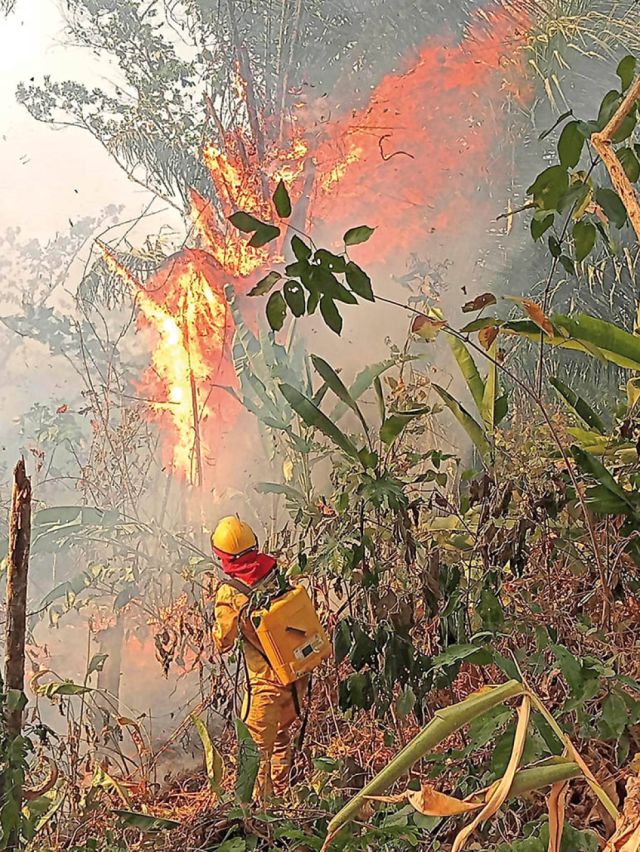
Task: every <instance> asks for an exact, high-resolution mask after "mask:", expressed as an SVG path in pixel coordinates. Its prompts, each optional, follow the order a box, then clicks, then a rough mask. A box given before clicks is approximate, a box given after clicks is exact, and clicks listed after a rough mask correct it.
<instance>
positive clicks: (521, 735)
mask: <svg viewBox="0 0 640 852" xmlns="http://www.w3.org/2000/svg"><path fill="white" fill-rule="evenodd" d="M530 713H531V699H530V698H529V696H528V695H525V696H524V697H523V699H522V704H521V705H520V707H519V708H518V724H517V726H516V735H515V737H514V740H513V748H512V750H511V757H510V758H509V763H508V765H507V769H506V771H505V773H504V775H503V777H502V778H501V780H500V783H499V784H498V785H497V786H496V787H495V789H494V791H493V793H492V794H491V798H490V799H489V801H488V802H487V803H486V804H485V805H484V807H483V808H482V810H481V811H480V813H479V814H477V815H476V816H475V817H474V819H473V820H472V822H470V823H469V825H467V826H465V827H464V828H463V829H462V831H460V832H459V833H458V835H457V837H456V839H455V840H454V842H453V846H452V848H451V852H461V850H462V849H464V848H465V846H466V844H467V841H468V840H469V838H470V837H471V835H472V834H473V832H474V831H475V830H476V828H477V827H478V826H479V825H480V823H482V822H485V821H486V820H488V819H489V818H490V817H492V816H493V815H494V814H495V813H496V811H497V810H498V809H499V808H500V807H502V804H503V802H504V801H505V799H506V798H507V796H508V795H509V790H510V789H511V785H512V784H513V779H514V777H515V774H516V772H517V771H518V767H519V766H520V761H521V760H522V752H523V751H524V745H525V741H526V739H527V728H528V726H529V716H530Z"/></svg>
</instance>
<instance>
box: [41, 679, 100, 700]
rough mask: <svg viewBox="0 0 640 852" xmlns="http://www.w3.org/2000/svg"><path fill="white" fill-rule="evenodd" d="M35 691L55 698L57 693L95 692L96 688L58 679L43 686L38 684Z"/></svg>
mask: <svg viewBox="0 0 640 852" xmlns="http://www.w3.org/2000/svg"><path fill="white" fill-rule="evenodd" d="M35 692H36V693H37V694H38V695H43V696H44V697H45V698H55V697H56V696H57V695H85V694H86V693H87V692H95V690H94V689H92V687H90V686H83V685H82V684H81V683H73V682H72V681H70V680H56V681H53V682H52V683H45V684H43V685H42V686H40V685H38V686H37V687H36V689H35Z"/></svg>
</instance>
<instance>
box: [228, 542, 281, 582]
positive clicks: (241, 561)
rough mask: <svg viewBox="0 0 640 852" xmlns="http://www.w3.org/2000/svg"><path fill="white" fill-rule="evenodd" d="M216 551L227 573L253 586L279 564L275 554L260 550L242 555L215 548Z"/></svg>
mask: <svg viewBox="0 0 640 852" xmlns="http://www.w3.org/2000/svg"><path fill="white" fill-rule="evenodd" d="M214 552H215V554H216V556H218V557H219V558H220V562H221V563H222V570H223V571H224V573H225V574H228V575H229V576H230V577H233V578H234V579H236V580H240V581H241V582H242V583H245V584H246V585H247V586H251V587H253V586H255V585H256V583H259V582H260V580H262V579H263V577H266V576H267V574H268V573H269V571H271V570H272V569H273V568H275V567H276V564H277V563H276V560H275V559H274V558H273V556H269V554H267V553H260V552H259V551H258V550H250V551H249V553H245V554H243V555H242V556H230V555H229V554H228V553H223V551H222V550H216V549H215V548H214Z"/></svg>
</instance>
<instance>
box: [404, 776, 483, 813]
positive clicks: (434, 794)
mask: <svg viewBox="0 0 640 852" xmlns="http://www.w3.org/2000/svg"><path fill="white" fill-rule="evenodd" d="M408 799H409V804H411V805H412V806H413V807H414V808H415V809H416V810H417V811H418V813H421V814H424V816H440V817H449V816H456V815H457V814H466V813H469V811H477V810H478V808H481V807H482V804H483V803H482V802H464V801H462V799H456V798H455V796H447V795H446V793H439V792H438V791H437V790H436V789H435V787H432V785H431V784H423V785H422V789H421V790H419V791H418V792H416V793H410V794H409V796H408Z"/></svg>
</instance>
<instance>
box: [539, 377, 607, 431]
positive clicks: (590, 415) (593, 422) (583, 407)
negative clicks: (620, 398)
mask: <svg viewBox="0 0 640 852" xmlns="http://www.w3.org/2000/svg"><path fill="white" fill-rule="evenodd" d="M549 382H550V384H551V386H552V387H554V388H555V389H556V390H557V392H558V393H559V395H560V397H561V398H562V399H563V400H564V402H565V403H566V404H567V405H568V407H569V408H570V409H571V410H572V411H573V412H574V413H575V414H577V415H578V417H579V418H580V419H581V420H582V421H583V423H586V424H587V426H588V427H589V428H590V429H595V430H596V432H599V433H600V434H601V435H604V433H605V432H606V426H605V425H604V423H603V421H602V420H601V418H600V417H599V415H598V414H596V412H595V411H594V410H593V409H592V408H591V407H590V406H589V405H588V404H587V403H586V402H585V401H584V399H582V397H581V396H578V394H577V393H575V391H573V390H571V388H570V387H569V386H568V385H565V383H564V382H562V381H560V379H558V378H556V377H552V378H550V379H549Z"/></svg>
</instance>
